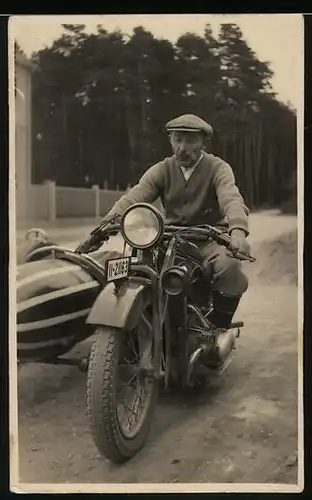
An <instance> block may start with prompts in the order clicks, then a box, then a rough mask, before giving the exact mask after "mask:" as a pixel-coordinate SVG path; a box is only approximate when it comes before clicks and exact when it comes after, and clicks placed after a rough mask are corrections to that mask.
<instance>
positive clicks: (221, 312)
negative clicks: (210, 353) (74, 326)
mask: <svg viewBox="0 0 312 500" xmlns="http://www.w3.org/2000/svg"><path fill="white" fill-rule="evenodd" d="M241 297H242V295H235V296H228V295H225V294H223V293H221V292H219V291H218V290H217V289H215V288H214V289H213V290H212V311H210V313H209V314H208V316H207V319H208V321H209V322H210V323H212V324H213V325H214V326H216V327H217V328H225V329H226V328H228V327H229V325H230V323H231V321H232V318H233V316H234V314H235V311H236V309H237V307H238V305H239V302H240V299H241Z"/></svg>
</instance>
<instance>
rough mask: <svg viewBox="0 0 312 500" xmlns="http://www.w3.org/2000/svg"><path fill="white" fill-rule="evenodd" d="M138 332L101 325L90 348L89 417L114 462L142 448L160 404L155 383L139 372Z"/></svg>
mask: <svg viewBox="0 0 312 500" xmlns="http://www.w3.org/2000/svg"><path fill="white" fill-rule="evenodd" d="M139 332H140V329H136V330H135V331H131V332H126V331H124V330H118V329H116V328H108V327H100V328H98V330H97V331H96V332H95V337H94V341H93V345H92V349H91V356H90V363H89V369H88V384H87V409H88V416H89V420H90V424H91V430H92V434H93V439H94V442H95V445H96V446H97V448H98V450H99V452H100V453H101V454H102V455H104V456H105V457H106V458H108V459H109V460H112V461H113V462H115V463H122V462H125V461H127V460H129V459H130V458H131V457H133V456H134V455H135V454H136V453H137V452H138V451H139V450H140V448H141V447H142V446H143V445H144V442H145V440H146V438H147V435H148V432H149V429H150V424H151V419H152V416H153V412H154V408H155V404H156V398H157V389H158V387H157V381H156V380H155V379H153V378H152V377H147V376H146V374H145V372H143V371H142V369H141V368H140V360H141V359H142V352H143V351H142V344H144V338H145V339H146V334H145V335H144V334H143V333H142V332H140V335H139V334H138V333H139ZM150 336H151V332H149V334H148V337H150ZM142 341H143V342H142ZM146 345H147V343H146V342H145V347H146ZM143 349H144V345H143Z"/></svg>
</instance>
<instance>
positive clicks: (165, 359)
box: [31, 203, 255, 463]
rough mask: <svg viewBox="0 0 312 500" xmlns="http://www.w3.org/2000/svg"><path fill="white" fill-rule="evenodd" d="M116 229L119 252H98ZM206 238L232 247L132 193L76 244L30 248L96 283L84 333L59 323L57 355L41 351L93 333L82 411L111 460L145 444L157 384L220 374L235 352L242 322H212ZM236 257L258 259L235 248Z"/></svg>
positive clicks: (48, 358)
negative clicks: (218, 330) (216, 325)
mask: <svg viewBox="0 0 312 500" xmlns="http://www.w3.org/2000/svg"><path fill="white" fill-rule="evenodd" d="M117 234H121V236H122V238H123V241H124V251H123V252H122V254H118V255H117V254H116V255H108V256H107V255H106V259H105V262H99V261H98V260H96V258H95V255H97V252H98V251H99V249H101V248H102V246H103V244H104V243H105V242H106V241H108V240H109V239H110V238H111V237H112V236H115V235H117ZM207 240H211V241H212V240H215V241H217V242H218V243H219V244H220V245H223V246H225V247H226V248H228V250H229V251H231V241H230V237H229V236H228V234H227V233H226V232H225V231H223V230H222V229H219V228H216V227H213V226H210V225H201V226H194V227H189V226H187V227H181V226H173V225H167V224H166V223H165V219H164V217H163V215H162V214H161V212H160V211H159V210H158V209H157V208H156V207H155V206H154V205H152V204H148V203H135V204H133V205H132V206H131V207H130V208H128V209H127V210H126V211H125V213H124V214H123V216H119V215H116V216H114V217H113V218H112V219H111V220H110V221H106V222H103V223H102V224H100V225H99V226H98V227H97V228H95V229H94V230H93V231H92V232H91V234H90V236H89V238H88V239H87V240H86V241H85V242H83V243H82V244H80V245H79V246H78V247H77V248H76V249H75V250H69V249H66V248H62V247H58V246H57V245H51V247H44V249H40V248H38V249H36V250H34V252H32V254H31V260H36V256H38V258H39V257H40V252H41V251H44V252H45V259H48V260H49V258H47V257H46V252H47V248H50V251H51V252H52V253H53V258H54V259H56V260H60V261H65V262H66V263H67V264H68V263H71V264H73V265H74V266H78V267H81V269H83V270H84V271H85V272H87V273H88V275H89V276H91V277H92V280H94V282H95V283H97V285H98V287H96V286H95V292H96V294H95V295H93V296H92V297H91V298H90V300H89V302H88V304H89V309H86V308H84V311H85V315H84V316H83V323H84V327H85V329H86V331H85V332H84V334H83V335H81V332H80V333H79V332H77V331H76V335H75V334H74V333H71V334H69V333H66V334H65V333H63V334H62V335H61V334H60V333H59V334H58V339H62V341H64V338H65V342H64V343H63V349H59V345H58V349H57V351H55V352H54V354H53V356H52V355H51V352H50V351H49V355H48V354H47V353H46V354H45V357H43V356H41V357H40V356H39V359H38V356H37V361H38V360H39V362H48V363H51V362H52V363H54V364H57V363H77V360H65V359H61V358H60V355H61V354H64V352H67V351H69V350H70V349H71V347H72V346H73V345H75V344H76V343H78V342H80V341H81V340H82V339H84V338H86V337H87V336H92V345H91V349H90V353H89V355H88V356H87V357H85V358H84V359H83V360H80V362H79V367H80V368H81V369H84V370H85V371H86V372H87V412H88V418H89V422H90V427H91V431H92V435H93V440H94V443H95V445H96V447H97V449H98V450H99V452H100V453H101V454H102V455H103V456H105V457H106V458H108V459H109V460H111V461H113V462H115V463H122V462H125V461H127V460H129V459H131V458H132V457H133V456H134V455H135V454H136V453H137V452H138V451H139V450H140V449H141V448H142V447H143V446H144V444H145V442H146V439H147V437H148V434H149V431H150V427H151V423H152V419H153V413H154V410H155V407H156V404H157V398H158V394H159V389H160V385H161V384H162V386H163V387H164V388H165V390H167V389H169V388H171V387H173V388H182V389H183V388H187V387H190V388H192V387H194V386H196V385H197V384H200V383H202V382H203V381H205V380H207V377H209V376H211V375H212V374H214V375H215V374H217V375H220V374H222V373H223V372H224V370H225V369H226V368H227V367H228V365H229V363H230V362H231V360H232V356H233V350H234V349H235V347H236V342H237V338H238V337H239V335H240V330H241V328H242V327H243V326H244V323H243V322H242V321H236V322H232V323H231V325H230V327H229V328H228V329H227V330H226V331H225V332H223V333H222V334H219V335H216V334H215V333H214V332H213V331H211V329H210V326H209V323H208V321H207V315H208V314H209V311H210V308H211V304H212V299H211V296H209V290H207V280H206V279H205V278H204V275H203V267H202V259H201V256H200V253H199V250H198V246H197V243H200V242H204V241H205V242H206V241H207ZM233 258H237V259H241V260H248V261H251V262H254V261H255V259H254V258H253V257H252V256H251V255H247V254H243V253H240V252H236V253H235V254H233ZM33 264H35V263H34V262H33ZM92 282H93V281H92ZM210 292H211V290H210ZM91 303H92V304H91ZM86 311H87V313H86ZM80 317H82V315H81V316H80ZM67 324H68V323H67ZM64 325H65V326H64ZM64 325H63V330H62V332H66V323H65V324H64ZM71 331H72V332H73V331H75V329H73V330H71ZM64 335H65V337H64ZM54 336H55V334H54ZM62 336H63V337H62ZM66 339H70V340H68V341H66ZM32 359H34V358H32Z"/></svg>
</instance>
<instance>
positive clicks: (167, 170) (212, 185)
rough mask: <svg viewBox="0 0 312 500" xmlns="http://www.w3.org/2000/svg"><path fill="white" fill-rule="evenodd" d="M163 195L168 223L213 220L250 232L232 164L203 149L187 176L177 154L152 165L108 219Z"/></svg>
mask: <svg viewBox="0 0 312 500" xmlns="http://www.w3.org/2000/svg"><path fill="white" fill-rule="evenodd" d="M158 198H160V199H161V202H162V205H163V207H164V211H165V218H166V223H167V224H174V225H182V226H190V225H200V224H210V225H215V226H220V227H225V228H227V229H228V231H229V232H231V231H232V230H233V229H241V230H243V231H244V232H245V233H246V235H247V236H248V234H249V229H248V215H249V210H248V208H247V206H246V205H245V202H244V200H243V197H242V195H241V194H240V192H239V189H238V187H237V186H236V184H235V177H234V173H233V170H232V168H231V167H230V165H229V164H228V163H227V162H225V161H224V160H222V159H221V158H219V157H217V156H214V155H213V154H208V153H206V152H203V156H202V159H201V160H200V161H199V163H198V165H197V166H196V168H195V170H194V171H193V173H192V175H191V177H190V178H189V179H188V180H185V178H184V176H183V173H182V170H181V168H180V166H179V165H178V163H177V161H176V158H175V156H174V155H173V156H171V157H168V158H165V159H164V160H162V161H160V162H158V163H156V164H154V165H152V166H151V167H150V168H149V169H148V170H147V171H146V172H145V173H144V174H143V176H142V177H141V179H140V181H139V182H138V184H137V185H135V186H134V187H132V188H131V189H130V190H129V191H128V192H127V193H125V194H124V195H123V196H122V197H121V198H120V199H119V200H118V201H117V202H116V203H115V204H114V206H113V207H112V208H111V210H110V211H109V213H108V214H107V215H106V217H105V219H104V220H108V219H109V218H110V217H111V216H113V215H114V214H116V213H117V214H120V215H122V214H123V212H124V211H125V210H126V209H127V208H128V207H130V206H131V205H132V204H133V203H138V202H148V203H153V202H155V201H156V200H157V199H158Z"/></svg>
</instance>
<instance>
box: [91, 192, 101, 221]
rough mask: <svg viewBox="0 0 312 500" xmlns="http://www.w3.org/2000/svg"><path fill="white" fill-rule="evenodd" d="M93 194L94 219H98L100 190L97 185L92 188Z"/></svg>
mask: <svg viewBox="0 0 312 500" xmlns="http://www.w3.org/2000/svg"><path fill="white" fill-rule="evenodd" d="M92 189H93V192H94V203H95V217H100V188H99V186H98V185H97V184H94V185H93V186H92Z"/></svg>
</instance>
